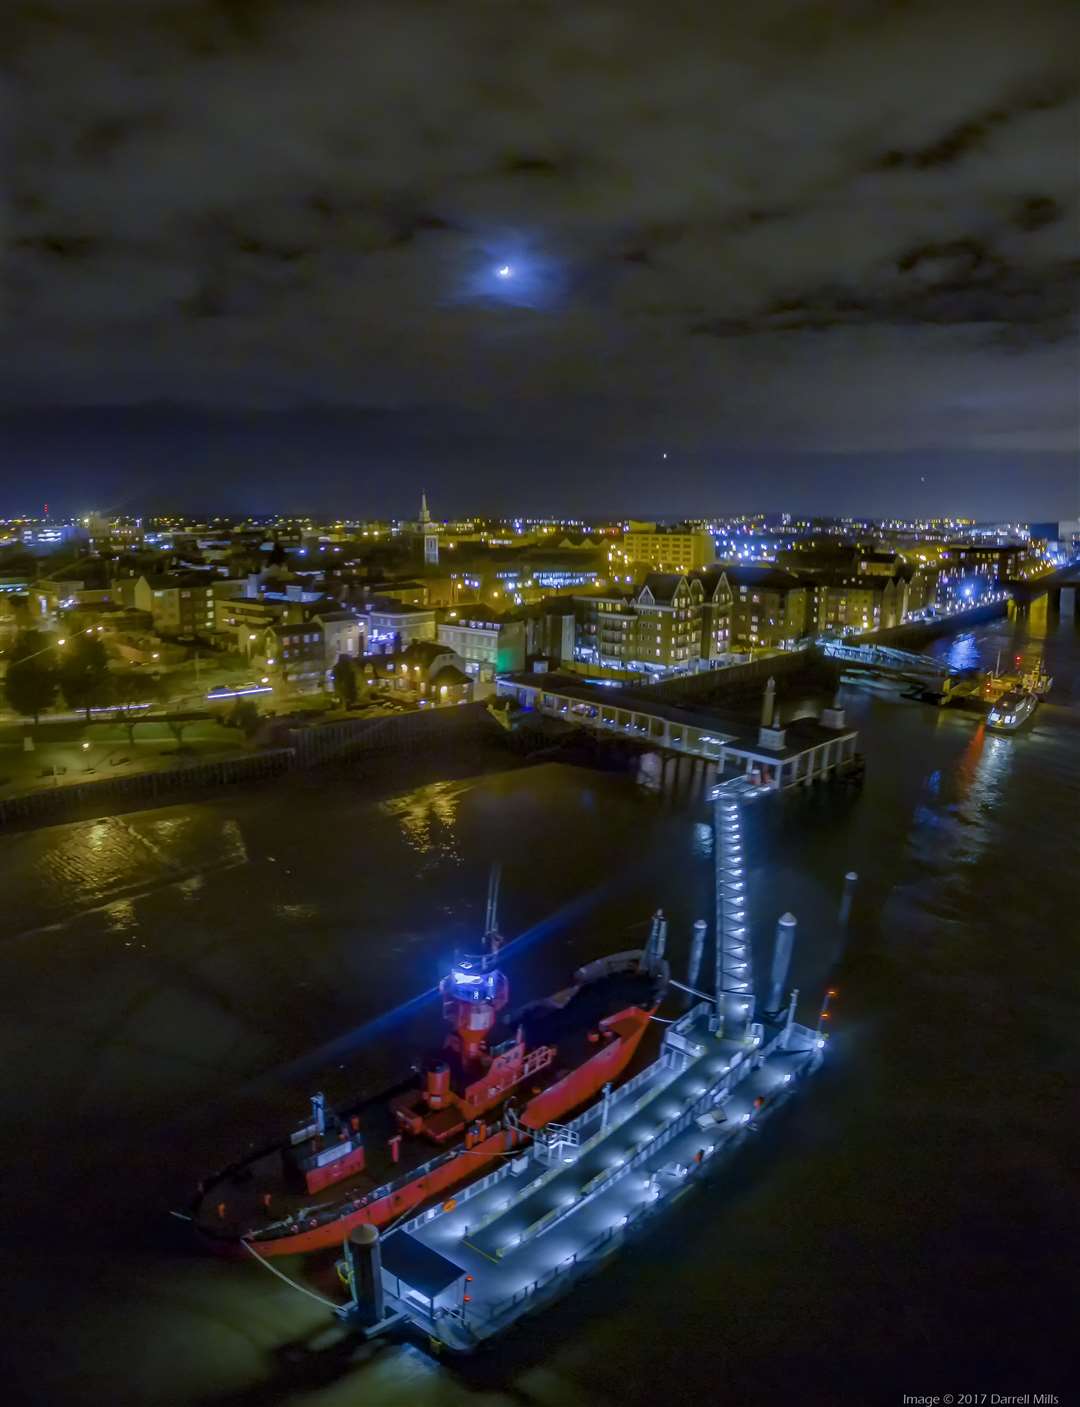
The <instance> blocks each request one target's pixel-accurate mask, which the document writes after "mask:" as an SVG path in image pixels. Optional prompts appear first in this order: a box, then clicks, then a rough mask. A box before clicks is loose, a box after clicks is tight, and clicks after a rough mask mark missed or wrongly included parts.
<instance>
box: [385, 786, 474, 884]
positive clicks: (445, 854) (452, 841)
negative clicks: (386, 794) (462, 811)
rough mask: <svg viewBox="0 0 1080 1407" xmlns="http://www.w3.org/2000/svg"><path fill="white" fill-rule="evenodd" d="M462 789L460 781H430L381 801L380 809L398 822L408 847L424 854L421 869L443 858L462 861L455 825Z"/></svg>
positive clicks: (432, 865)
mask: <svg viewBox="0 0 1080 1407" xmlns="http://www.w3.org/2000/svg"><path fill="white" fill-rule="evenodd" d="M463 790H464V787H463V785H462V783H460V782H432V783H431V784H430V785H429V786H424V787H417V788H416V790H415V791H409V792H405V794H404V795H402V796H395V797H393V798H391V800H389V801H384V802H382V804H381V807H380V809H381V810H382V811H383V812H384V813H385V814H386V815H387V816H392V817H393V818H394V820H395V821H397V823H398V825H399V826H400V827H401V833H402V835H403V836H404V837H405V840H406V841H407V842H408V844H409V845H410V847H411V848H412V849H413V850H415V851H416V853H417V854H418V855H422V856H424V860H425V863H424V865H423V866H422V868H423V869H424V870H429V869H432V868H433V867H434V866H435V865H436V864H437V863H439V862H440V861H442V860H449V861H451V862H452V863H453V864H458V865H459V864H461V855H460V853H459V851H458V848H457V839H458V838H457V831H456V829H455V827H456V823H457V812H458V804H459V801H460V797H461V794H462V791H463Z"/></svg>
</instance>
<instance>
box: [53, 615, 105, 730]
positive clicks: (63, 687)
mask: <svg viewBox="0 0 1080 1407" xmlns="http://www.w3.org/2000/svg"><path fill="white" fill-rule="evenodd" d="M59 674H60V691H61V693H62V694H63V695H64V699H65V700H66V702H67V704H68V707H69V708H81V709H85V711H86V721H87V722H88V723H89V722H90V710H91V709H92V708H94V707H96V706H100V705H102V704H106V703H108V701H109V694H110V685H111V683H112V678H111V676H110V674H109V657H108V655H107V654H106V653H105V646H104V645H103V644H102V643H101V641H100V640H99V639H98V638H97V636H95V635H77V636H76V637H75V639H74V640H73V641H72V642H71V644H70V645H69V646H68V649H67V652H66V653H65V655H64V657H63V659H62V660H61V661H60V670H59Z"/></svg>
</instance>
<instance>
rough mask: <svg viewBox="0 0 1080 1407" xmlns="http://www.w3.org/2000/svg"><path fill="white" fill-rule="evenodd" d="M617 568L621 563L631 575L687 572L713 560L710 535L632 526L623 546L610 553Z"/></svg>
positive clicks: (648, 525) (638, 525)
mask: <svg viewBox="0 0 1080 1407" xmlns="http://www.w3.org/2000/svg"><path fill="white" fill-rule="evenodd" d="M611 552H612V563H613V565H614V566H615V567H616V568H617V567H618V565H619V562H620V559H621V562H622V564H623V565H625V566H627V567H629V568H630V569H631V571H634V570H640V569H642V568H650V569H651V570H653V571H658V572H690V571H693V570H694V569H695V568H696V567H706V566H708V565H709V564H710V563H711V562H714V561H715V560H716V547H715V544H714V542H713V539H712V535H711V534H710V533H706V532H700V531H696V530H691V529H689V528H664V527H657V525H656V524H655V523H631V524H630V526H629V528H628V530H627V532H626V533H625V534H624V536H623V540H622V544H621V546H620V545H616V546H615V547H613V548H612V549H611Z"/></svg>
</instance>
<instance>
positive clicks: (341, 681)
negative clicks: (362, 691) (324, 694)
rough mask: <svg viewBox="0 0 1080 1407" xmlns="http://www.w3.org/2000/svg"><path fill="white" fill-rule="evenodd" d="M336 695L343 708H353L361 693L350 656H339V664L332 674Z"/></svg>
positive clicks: (335, 666)
mask: <svg viewBox="0 0 1080 1407" xmlns="http://www.w3.org/2000/svg"><path fill="white" fill-rule="evenodd" d="M331 678H332V679H333V681H334V693H335V694H337V696H338V701H339V702H340V704H341V707H342V708H353V707H354V706H355V704H356V697H357V694H358V692H359V690H358V689H357V684H356V668H355V666H354V665H353V662H352V660H351V659H350V658H349V656H348V655H338V658H337V664H335V665H334V668H333V670H332V672H331Z"/></svg>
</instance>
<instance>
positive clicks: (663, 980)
mask: <svg viewBox="0 0 1080 1407" xmlns="http://www.w3.org/2000/svg"><path fill="white" fill-rule="evenodd" d="M663 927H664V925H663V922H662V918H661V916H660V915H657V918H656V919H655V920H654V923H653V935H654V940H655V939H656V938H659V941H654V940H650V943H649V946H648V947H646V948H645V949H644V950H635V951H632V952H623V953H616V954H613V955H612V956H611V957H607V958H601V959H600V960H599V961H597V962H592V963H588V964H586V966H584V967H581V968H579V969H578V970H577V972H576V973H575V974H574V985H573V986H571V987H568V988H566V989H564V990H563V991H560V992H556V993H555V995H554V996H551V997H548V998H547V999H546V1000H543V1001H539V1002H534V1003H532V1004H530V1005H528V1006H525V1007H522V1008H521V1009H520V1010H519V1011H516V1012H512V1013H511V1012H508V1011H507V1006H508V1002H509V997H510V988H509V984H508V983H507V980H506V978H505V976H504V975H503V974H502V973H501V972H500V971H499V970H498V969H497V968H496V967H495V966H494V962H495V959H496V952H497V947H496V951H492V952H487V953H485V954H483V955H482V956H476V957H463V958H459V959H458V960H457V961H456V962H455V963H454V965H453V967H452V969H451V971H450V973H449V974H448V975H447V976H446V977H445V978H444V979H443V981H442V983H441V984H440V988H439V990H440V993H441V995H442V1003H443V1016H444V1018H445V1019H446V1021H447V1022H448V1024H449V1028H450V1029H449V1031H448V1033H447V1036H446V1040H445V1042H444V1045H443V1047H442V1050H441V1051H439V1052H438V1053H437V1054H436V1055H435V1056H434V1057H432V1058H431V1059H430V1060H428V1061H427V1062H426V1063H425V1066H424V1069H423V1071H422V1073H421V1074H420V1075H419V1076H414V1077H413V1078H412V1079H410V1080H409V1081H407V1082H405V1083H403V1084H401V1085H398V1086H397V1087H395V1088H393V1089H390V1090H387V1091H385V1092H384V1093H382V1094H380V1095H376V1096H374V1097H372V1098H369V1099H366V1100H363V1101H359V1102H357V1103H355V1104H345V1105H344V1106H342V1107H339V1108H337V1109H329V1108H327V1106H326V1101H325V1099H324V1097H323V1096H322V1095H321V1094H318V1095H315V1096H314V1097H313V1099H312V1118H311V1120H310V1122H309V1123H307V1124H306V1125H305V1126H304V1127H302V1128H300V1129H298V1130H297V1131H296V1132H295V1133H293V1134H292V1135H291V1136H290V1137H286V1138H284V1139H282V1140H281V1141H279V1142H277V1143H274V1144H271V1145H269V1146H267V1147H265V1148H262V1149H261V1150H259V1151H258V1152H255V1153H253V1154H251V1155H250V1156H249V1157H248V1158H246V1159H244V1160H243V1161H242V1162H240V1163H236V1164H234V1165H233V1166H231V1167H229V1168H226V1169H225V1170H224V1171H223V1172H221V1173H219V1174H217V1175H216V1176H215V1177H214V1178H212V1179H211V1180H210V1181H209V1182H208V1183H206V1184H204V1185H203V1186H202V1187H201V1188H200V1192H199V1195H198V1197H197V1198H196V1201H195V1205H194V1208H193V1219H194V1221H195V1224H196V1226H197V1227H198V1229H199V1231H200V1232H201V1233H202V1234H203V1235H204V1236H205V1237H206V1238H208V1239H209V1240H210V1241H211V1243H212V1244H213V1245H214V1246H215V1248H217V1249H219V1250H223V1251H228V1250H231V1249H237V1250H239V1249H240V1248H241V1243H242V1242H245V1241H246V1242H249V1243H250V1244H251V1245H252V1247H253V1248H254V1249H256V1250H257V1251H258V1253H259V1255H261V1256H284V1255H296V1254H304V1253H306V1252H309V1251H317V1250H322V1249H324V1248H326V1247H338V1246H340V1245H341V1243H342V1241H343V1240H344V1238H345V1237H346V1235H347V1234H348V1232H349V1231H350V1230H351V1229H352V1227H354V1226H357V1225H359V1224H360V1223H361V1222H370V1223H372V1224H373V1225H375V1226H379V1227H382V1226H387V1225H389V1224H390V1223H391V1222H397V1221H399V1220H402V1219H404V1218H405V1217H407V1216H410V1215H412V1214H413V1213H415V1212H416V1211H417V1210H418V1209H419V1208H421V1207H422V1206H424V1205H425V1204H426V1203H428V1202H431V1201H433V1200H434V1199H437V1198H439V1197H446V1196H447V1195H448V1194H449V1192H450V1190H451V1189H452V1188H454V1187H456V1186H459V1185H460V1184H462V1183H465V1182H472V1181H473V1180H474V1179H475V1178H477V1177H480V1176H482V1175H483V1174H484V1173H485V1172H486V1171H488V1170H490V1168H491V1167H492V1166H493V1165H494V1164H495V1163H496V1162H497V1161H498V1160H499V1159H500V1158H502V1157H505V1156H507V1155H508V1154H512V1153H513V1150H514V1149H515V1148H516V1147H518V1146H520V1145H522V1144H523V1143H524V1142H525V1141H526V1140H527V1139H528V1137H529V1130H532V1129H539V1128H542V1127H543V1126H544V1125H545V1124H548V1123H551V1122H554V1121H558V1120H559V1119H561V1118H564V1117H565V1116H566V1115H568V1114H569V1113H570V1112H571V1111H573V1110H577V1109H580V1108H581V1107H582V1106H584V1105H586V1104H588V1103H589V1102H590V1101H591V1100H592V1099H594V1098H595V1097H596V1095H597V1094H599V1093H600V1091H601V1090H602V1089H603V1087H604V1085H605V1084H607V1083H608V1081H611V1080H616V1079H618V1078H619V1076H620V1075H621V1074H622V1073H623V1072H624V1071H625V1069H626V1067H627V1065H628V1064H629V1063H630V1061H631V1059H632V1058H633V1056H634V1053H635V1051H636V1050H637V1048H638V1046H639V1045H640V1043H641V1039H642V1037H643V1036H644V1034H645V1031H646V1028H647V1027H648V1024H649V1020H650V1017H651V1016H652V1015H653V1014H654V1013H655V1011H656V1008H657V1007H658V1005H659V1004H660V1001H661V1000H662V998H663V996H664V992H665V990H666V988H667V979H668V969H667V964H666V963H665V962H664V960H663V957H662V951H663V937H662V931H663ZM497 942H498V940H497V938H496V943H497Z"/></svg>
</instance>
